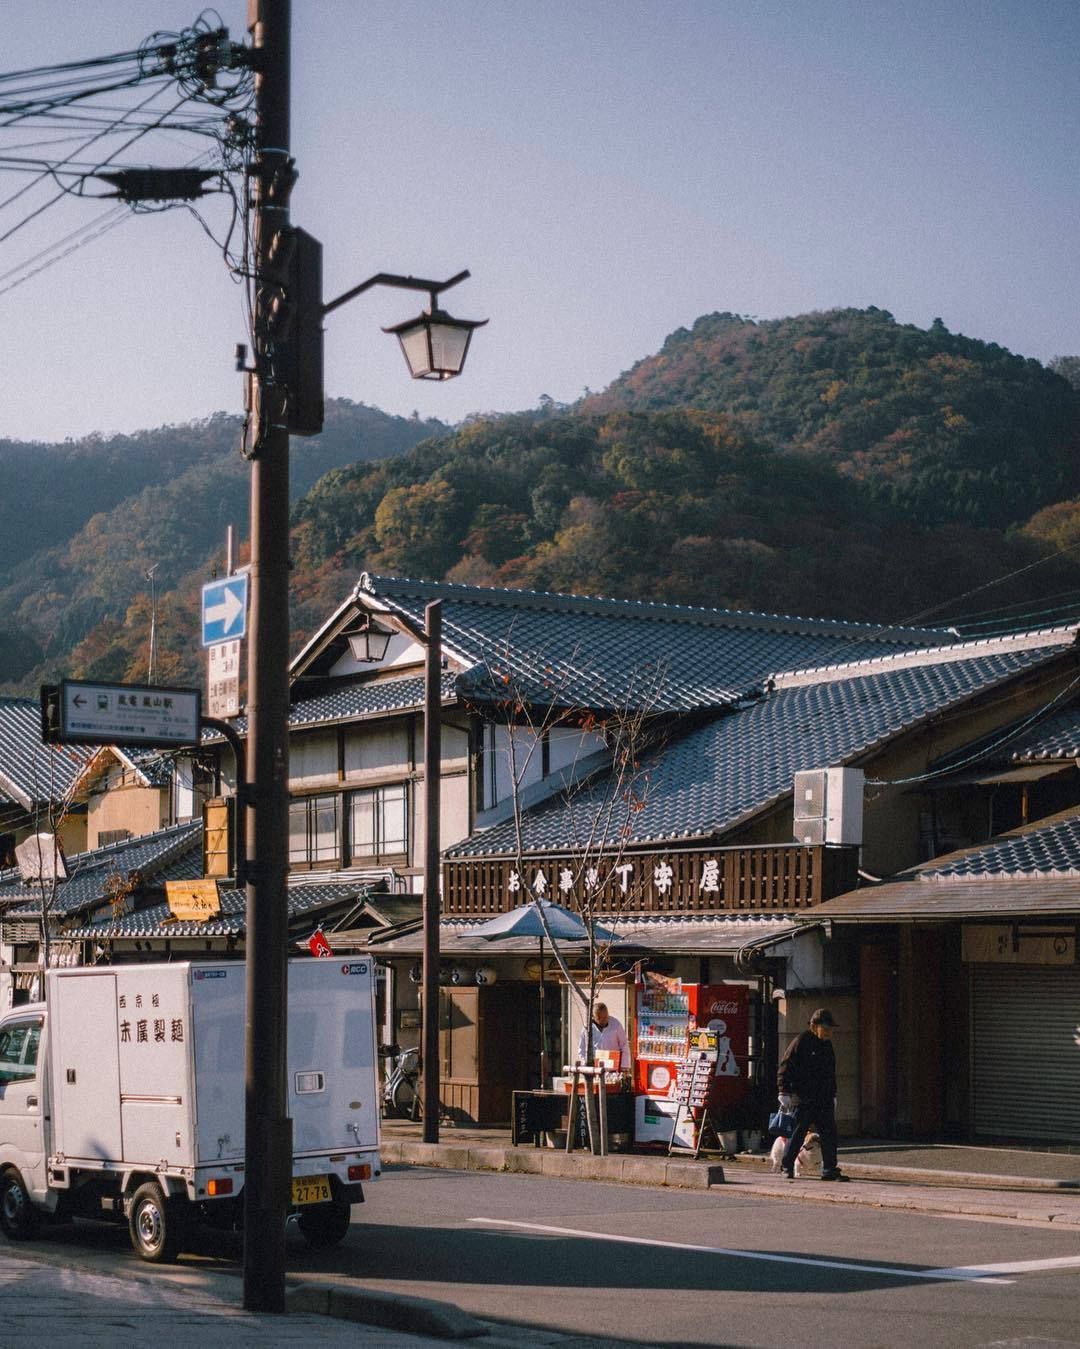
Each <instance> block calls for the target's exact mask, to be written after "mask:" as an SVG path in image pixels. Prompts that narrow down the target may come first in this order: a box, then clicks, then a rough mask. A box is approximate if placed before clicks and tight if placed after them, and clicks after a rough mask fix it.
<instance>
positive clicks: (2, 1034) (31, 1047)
mask: <svg viewBox="0 0 1080 1349" xmlns="http://www.w3.org/2000/svg"><path fill="white" fill-rule="evenodd" d="M40 1040H41V1022H40V1021H19V1022H16V1024H15V1025H13V1026H5V1027H4V1028H3V1030H0V1083H3V1082H24V1081H26V1080H28V1079H29V1078H32V1077H33V1076H34V1075H35V1073H36V1072H37V1058H38V1044H39V1043H40Z"/></svg>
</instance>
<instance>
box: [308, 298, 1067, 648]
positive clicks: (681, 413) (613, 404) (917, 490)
mask: <svg viewBox="0 0 1080 1349" xmlns="http://www.w3.org/2000/svg"><path fill="white" fill-rule="evenodd" d="M1078 449H1080V394H1078V393H1077V390H1076V389H1075V388H1074V387H1073V386H1072V385H1071V384H1070V382H1069V381H1068V380H1067V379H1065V378H1062V376H1061V375H1059V374H1057V373H1055V372H1054V371H1051V370H1048V369H1046V368H1045V367H1044V366H1042V365H1041V364H1040V363H1039V362H1037V361H1033V360H1027V359H1025V358H1023V357H1019V356H1014V355H1012V354H1011V353H1009V352H1007V351H1005V350H1004V349H1003V348H1001V347H999V346H996V345H994V344H992V343H985V342H980V341H978V340H975V339H972V338H966V337H962V336H960V335H958V334H953V333H949V332H948V331H947V330H946V329H945V327H944V325H943V324H941V323H940V321H935V323H934V324H933V325H932V326H931V327H930V328H929V329H926V330H923V329H919V328H915V327H912V326H911V325H901V324H898V323H897V322H896V321H895V320H894V319H893V317H892V316H891V315H890V314H888V313H886V312H885V311H883V310H880V309H868V310H837V311H833V312H831V313H820V314H807V315H802V316H800V317H798V318H791V319H782V320H777V321H774V322H769V323H758V322H755V321H753V320H749V319H743V318H740V317H738V316H737V315H731V314H714V315H710V316H707V317H705V318H702V319H699V320H698V322H697V323H695V325H694V327H693V329H691V330H689V331H687V330H685V329H683V330H680V331H679V332H677V333H674V334H673V335H672V336H671V337H670V338H669V339H668V340H667V341H666V342H665V344H664V346H663V348H662V350H661V351H660V352H659V353H658V354H657V355H656V356H653V357H650V358H649V359H647V360H645V361H642V362H641V363H640V364H638V365H637V366H635V367H634V369H633V370H631V371H629V372H628V373H627V374H625V375H623V376H622V377H620V378H619V379H618V380H616V381H615V382H614V383H613V384H612V385H611V386H610V388H608V389H607V390H606V391H605V392H604V393H602V394H597V395H592V396H590V397H588V398H586V399H584V400H583V401H582V402H580V403H579V404H577V405H576V406H574V407H572V408H560V407H557V406H556V405H555V404H553V403H551V402H550V400H549V401H547V402H546V403H545V405H543V406H541V408H539V409H537V410H536V411H535V412H532V413H525V414H518V415H516V416H510V417H501V418H492V419H487V420H480V421H475V422H472V423H470V424H468V425H467V426H465V427H462V428H460V429H459V430H458V431H457V432H456V433H455V434H454V435H453V436H451V437H450V438H449V439H447V440H446V441H444V442H441V443H440V444H438V445H431V444H427V443H425V444H421V445H418V446H417V447H416V448H415V449H413V450H412V451H410V452H409V453H408V454H406V455H403V456H401V457H400V458H398V459H395V460H392V461H386V462H383V463H380V464H376V465H370V466H357V467H355V468H351V469H342V470H338V471H336V472H335V473H334V474H332V475H330V476H329V477H328V478H327V479H326V480H324V481H323V482H321V483H319V484H318V485H317V486H316V487H315V488H314V489H313V490H312V492H310V493H309V494H308V495H307V496H306V497H305V498H304V499H303V500H302V501H301V502H299V503H298V505H297V506H296V508H295V511H294V520H295V523H296V526H297V531H296V532H297V537H296V540H295V543H294V552H295V555H296V556H297V558H298V559H300V560H301V563H302V570H303V571H304V574H305V576H306V577H307V578H308V584H309V586H311V587H312V588H313V590H314V592H315V593H316V594H317V596H318V599H319V601H320V602H321V603H325V601H326V598H327V586H326V584H325V583H323V582H322V581H320V580H319V578H320V577H324V578H325V577H328V576H330V575H332V574H333V572H334V570H335V568H342V569H344V571H345V572H346V573H347V575H348V576H350V577H351V576H355V574H356V573H357V572H358V571H359V570H360V569H362V568H364V567H368V568H370V569H372V570H379V571H391V572H393V571H397V572H403V573H407V574H410V575H424V576H432V577H445V578H449V579H451V580H455V579H456V580H461V581H470V582H477V583H481V584H493V585H524V586H531V587H538V588H552V589H573V590H579V591H585V592H592V593H601V594H608V595H615V596H623V597H633V596H637V597H640V598H643V599H658V600H671V601H676V602H680V603H688V604H706V605H729V606H736V607H741V608H757V609H768V610H779V611H784V612H792V611H794V612H798V613H801V614H807V615H815V614H823V615H835V616H837V617H848V618H857V619H866V620H870V621H883V622H900V621H904V620H907V619H914V618H915V617H917V616H919V615H922V614H923V613H924V612H926V611H929V615H930V616H935V617H938V618H940V619H941V620H942V621H944V620H945V619H948V621H950V622H952V621H955V620H956V619H957V618H959V617H960V616H961V615H964V616H966V621H968V623H969V624H970V630H971V631H973V632H975V633H978V632H980V631H983V630H984V628H983V627H982V626H980V625H983V624H985V626H986V627H987V628H990V627H1003V626H1009V625H1010V624H1011V623H1015V624H1019V623H1022V622H1025V621H1027V620H1028V619H1029V618H1031V619H1041V618H1044V617H1046V616H1047V615H1048V614H1050V615H1051V616H1052V615H1053V613H1055V612H1057V610H1048V609H1047V606H1046V604H1045V603H1044V601H1043V599H1042V597H1043V596H1045V595H1047V594H1050V593H1053V594H1054V597H1055V599H1056V600H1060V603H1059V606H1058V609H1059V610H1060V611H1061V612H1070V613H1071V612H1072V611H1073V609H1072V608H1071V607H1070V606H1073V607H1075V604H1076V595H1075V594H1071V593H1068V587H1070V586H1073V587H1075V586H1078V585H1080V574H1077V566H1076V563H1075V561H1074V560H1073V559H1074V558H1075V556H1076V553H1075V552H1070V553H1062V556H1060V557H1055V556H1054V555H1055V554H1056V553H1057V552H1058V551H1059V550H1061V549H1062V548H1064V547H1074V546H1075V545H1077V543H1078V542H1080V507H1077V505H1076V504H1075V503H1071V500H1070V499H1071V498H1073V497H1076V496H1077V495H1078V494H1080V454H1078V453H1077V451H1078ZM1028 568H1030V571H1029V570H1023V571H1022V572H1021V575H1019V576H1017V577H1015V578H1014V579H1012V580H1011V581H1009V583H1008V584H1004V585H995V586H994V587H993V589H992V590H990V591H989V592H988V593H987V598H986V600H985V601H978V602H974V603H973V602H972V601H971V600H965V601H958V602H957V603H954V604H952V606H951V607H944V606H942V601H946V600H950V599H952V598H953V597H960V596H964V595H965V594H966V593H967V592H972V593H973V594H974V593H982V592H983V591H984V588H985V587H987V586H988V584H989V583H991V582H996V581H999V580H1000V579H1001V578H1003V577H1006V576H1008V575H1009V574H1010V573H1013V572H1017V571H1021V569H1028ZM1059 591H1063V592H1065V593H1064V594H1063V595H1061V596H1059V595H1058V594H1057V592H1059ZM990 609H994V610H998V609H1000V610H1001V612H1000V613H989V612H986V613H983V612H982V611H983V610H987V611H989V610H990ZM973 611H975V612H973ZM298 618H299V619H300V621H301V625H304V624H306V623H310V622H313V621H314V619H315V615H314V612H313V611H311V610H307V609H305V608H304V606H303V605H301V606H300V608H299V609H298Z"/></svg>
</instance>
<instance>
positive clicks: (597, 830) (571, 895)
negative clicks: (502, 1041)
mask: <svg viewBox="0 0 1080 1349" xmlns="http://www.w3.org/2000/svg"><path fill="white" fill-rule="evenodd" d="M521 654H522V653H520V652H517V651H515V649H514V647H513V645H512V641H511V639H510V638H508V639H507V642H506V645H505V647H504V650H503V652H502V653H501V658H500V659H496V660H492V661H489V662H488V668H487V673H488V678H489V680H490V684H491V687H492V688H494V689H495V690H497V691H498V693H499V695H500V696H498V697H497V698H496V699H495V702H494V707H495V710H496V712H497V720H496V721H495V724H496V725H502V726H503V727H504V728H505V731H506V741H507V745H506V757H507V765H508V777H509V788H510V807H511V812H512V821H513V831H514V856H515V869H514V870H513V871H512V873H511V886H512V887H514V886H516V893H517V894H519V895H520V896H521V900H522V902H528V901H530V900H552V899H554V900H557V901H558V902H559V903H561V904H562V905H563V906H564V907H566V908H569V909H571V910H573V911H575V912H576V913H578V914H580V916H581V919H582V922H583V924H584V929H585V941H586V945H587V955H588V971H587V980H586V983H585V987H584V988H582V987H581V984H580V981H579V980H577V979H575V978H574V976H573V975H572V974H571V971H570V968H569V966H568V964H567V960H566V955H565V952H564V951H563V949H562V947H561V945H560V943H559V941H558V940H557V939H556V937H555V934H554V933H553V932H552V931H551V929H550V925H549V923H548V920H547V916H546V915H545V913H544V909H543V905H537V909H538V912H539V915H540V921H541V924H542V926H543V928H544V931H545V939H546V940H547V942H548V943H549V945H550V947H551V951H552V954H553V955H554V958H555V961H556V963H557V964H558V967H559V970H560V971H561V973H562V975H563V978H564V979H565V980H566V984H567V987H568V988H569V989H570V990H571V994H572V996H575V997H577V999H578V1000H579V1002H580V1005H581V1007H582V1010H583V1012H584V1015H585V1024H586V1026H587V1028H588V1033H587V1052H586V1060H587V1061H588V1062H590V1063H591V1062H592V1061H593V1053H594V1051H593V1012H594V1009H595V1007H596V1002H597V990H598V988H599V986H600V984H601V982H602V980H603V976H604V974H605V973H606V972H607V971H608V970H610V968H611V963H612V962H611V957H612V951H613V948H614V947H615V945H616V943H617V941H618V936H619V934H618V927H619V924H620V922H621V921H622V920H623V918H624V917H625V916H626V915H627V914H628V913H630V912H632V911H633V910H634V909H635V907H640V906H641V902H642V893H643V885H642V878H640V877H637V878H635V877H633V876H632V872H633V864H632V863H629V862H628V861H627V852H628V847H629V844H630V841H631V839H632V838H633V833H634V827H633V826H634V820H635V817H636V816H637V815H638V814H639V813H640V812H641V811H642V810H643V809H644V808H645V804H646V801H647V798H648V793H649V770H648V767H647V764H646V755H647V753H648V751H649V750H650V749H651V748H654V747H655V746H656V745H657V744H658V743H659V742H660V740H661V739H662V736H663V730H664V724H665V723H664V721H663V719H662V718H661V716H660V715H659V713H658V712H657V704H658V701H659V694H660V690H661V688H662V687H663V683H664V680H665V674H666V666H665V665H664V664H662V663H656V664H651V665H644V666H642V667H640V668H639V669H638V670H636V671H635V672H634V676H633V678H632V680H631V681H630V684H629V686H628V687H627V688H626V689H625V690H624V691H623V692H622V693H621V694H620V697H619V705H618V706H617V707H614V708H609V709H607V710H604V711H597V710H595V709H593V708H589V707H585V706H583V705H581V701H580V697H578V698H574V697H572V696H571V694H572V691H573V686H574V685H575V684H576V683H577V682H578V676H579V670H578V666H577V662H576V656H577V652H576V651H575V652H574V653H572V654H571V656H570V658H569V659H565V660H562V661H560V662H558V663H556V662H554V661H546V660H544V659H543V657H537V656H536V655H535V654H532V653H530V657H529V659H528V661H527V662H525V664H526V665H527V666H528V667H531V669H532V670H533V671H534V673H533V674H532V675H529V674H523V673H522V672H521V669H522V664H523V662H522V661H521ZM557 731H565V732H568V733H569V734H571V735H573V734H576V735H577V736H578V742H577V745H576V747H575V750H574V753H573V755H572V757H571V760H570V761H569V763H568V764H567V765H566V766H565V767H564V769H563V770H562V774H561V776H562V781H561V785H560V786H559V787H558V788H557V790H556V791H555V792H554V793H553V795H554V796H555V797H557V798H558V799H559V800H560V801H561V803H562V807H563V810H562V819H563V821H564V822H565V825H566V831H567V836H566V839H565V841H564V842H563V843H562V844H560V846H559V848H558V849H557V855H558V864H557V868H556V872H555V874H554V875H552V874H551V872H550V870H545V869H544V868H543V867H542V866H541V865H540V864H539V861H538V860H537V859H536V858H535V857H530V854H529V849H528V844H527V814H528V803H527V802H526V801H525V799H524V797H525V794H526V785H527V783H528V780H529V779H530V777H531V776H533V772H534V765H535V756H536V755H537V754H542V753H543V745H544V741H545V740H550V738H551V737H552V735H553V733H555V732H557ZM601 747H602V752H601ZM590 750H592V751H593V752H589V751H590ZM542 977H543V971H541V978H542Z"/></svg>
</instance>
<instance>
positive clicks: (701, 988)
mask: <svg viewBox="0 0 1080 1349" xmlns="http://www.w3.org/2000/svg"><path fill="white" fill-rule="evenodd" d="M636 1026H637V1037H636V1042H635V1046H634V1048H635V1054H634V1091H635V1093H636V1096H637V1100H636V1102H635V1127H634V1137H635V1140H636V1141H637V1142H638V1143H665V1144H667V1143H668V1142H669V1141H670V1140H671V1137H672V1129H673V1127H674V1126H675V1123H676V1116H677V1113H678V1110H679V1073H680V1069H682V1068H683V1067H684V1065H685V1063H686V1055H687V1047H688V1044H689V1039H690V1035H691V1033H692V1032H693V1031H694V1030H696V1029H699V1028H700V1029H702V1030H708V1031H711V1032H712V1033H713V1034H712V1036H710V1044H712V1043H715V1047H716V1059H715V1064H714V1066H713V1072H712V1075H711V1077H710V1079H709V1083H708V1088H707V1091H706V1092H705V1094H704V1098H703V1100H702V1101H701V1102H697V1103H696V1104H698V1105H700V1107H701V1108H702V1109H708V1110H710V1111H712V1112H714V1113H715V1114H716V1115H717V1117H718V1118H719V1117H720V1116H722V1115H723V1111H724V1108H725V1107H730V1106H733V1105H735V1104H737V1103H738V1102H739V1101H741V1100H743V1098H744V1097H745V1096H746V1094H747V1092H748V1091H749V1089H750V1077H749V1070H748V1061H749V1032H750V991H749V989H748V988H747V987H746V986H745V985H742V984H686V983H683V982H682V980H680V979H675V978H672V977H670V976H666V975H660V974H655V973H653V972H652V971H645V974H644V978H643V981H642V982H641V983H640V984H639V985H638V987H637V1018H636ZM680 1130H681V1131H682V1132H685V1134H686V1138H685V1139H682V1138H680V1139H679V1141H680V1142H682V1143H683V1145H684V1146H690V1147H693V1146H694V1137H695V1134H694V1126H693V1122H692V1120H691V1119H689V1118H688V1119H687V1120H685V1121H681V1122H680Z"/></svg>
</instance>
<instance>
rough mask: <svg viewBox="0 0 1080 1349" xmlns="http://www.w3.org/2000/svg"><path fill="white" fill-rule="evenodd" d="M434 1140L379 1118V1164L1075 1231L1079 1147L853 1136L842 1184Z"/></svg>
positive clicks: (757, 1166)
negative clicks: (722, 1192)
mask: <svg viewBox="0 0 1080 1349" xmlns="http://www.w3.org/2000/svg"><path fill="white" fill-rule="evenodd" d="M439 1140H440V1141H439V1142H438V1143H435V1144H427V1143H424V1142H423V1141H422V1126H421V1125H419V1124H413V1123H411V1122H409V1121H401V1120H386V1121H384V1124H383V1142H382V1157H383V1161H384V1163H386V1164H387V1165H393V1164H401V1165H408V1166H434V1167H447V1168H452V1169H455V1170H468V1171H506V1172H514V1173H517V1174H529V1175H543V1176H552V1177H559V1178H562V1179H579V1180H601V1181H609V1182H615V1183H623V1184H636V1185H653V1186H671V1187H674V1188H679V1189H694V1190H708V1189H714V1188H716V1189H718V1188H719V1187H721V1186H722V1187H725V1188H728V1187H738V1190H739V1192H740V1193H742V1194H755V1193H757V1194H762V1195H768V1196H769V1197H770V1198H781V1199H785V1200H787V1199H791V1200H803V1201H814V1202H820V1203H847V1204H864V1205H868V1206H871V1207H877V1208H899V1209H908V1210H911V1211H917V1212H922V1213H948V1214H966V1215H969V1216H971V1217H991V1218H997V1219H1000V1218H1006V1219H1011V1220H1013V1221H1023V1222H1035V1223H1054V1224H1055V1225H1060V1226H1063V1227H1064V1226H1070V1227H1071V1226H1076V1227H1078V1228H1080V1154H1076V1153H1059V1152H1041V1151H1033V1150H1032V1151H1029V1150H1027V1149H1020V1148H983V1147H975V1146H952V1145H945V1144H925V1145H919V1144H891V1143H882V1142H877V1141H867V1140H855V1141H852V1142H850V1143H847V1144H845V1145H844V1146H843V1147H841V1149H840V1164H841V1166H842V1168H843V1170H844V1172H845V1173H846V1174H847V1175H848V1176H849V1177H850V1181H849V1183H848V1184H846V1185H833V1184H826V1183H822V1182H821V1181H820V1180H818V1179H816V1178H815V1177H813V1176H812V1175H808V1176H807V1177H806V1178H804V1179H800V1180H797V1181H794V1182H791V1181H787V1180H786V1179H785V1178H784V1177H782V1176H779V1175H774V1174H773V1173H772V1172H771V1170H770V1165H769V1159H768V1157H767V1156H765V1155H752V1154H749V1153H741V1154H739V1155H738V1156H735V1157H727V1156H725V1157H724V1158H723V1159H718V1158H716V1157H707V1158H706V1157H704V1156H703V1157H702V1158H701V1159H697V1160H695V1159H693V1158H690V1157H686V1156H682V1157H680V1156H679V1155H678V1154H676V1156H675V1157H670V1158H669V1157H668V1156H666V1155H665V1154H663V1153H661V1154H659V1155H658V1154H655V1153H654V1154H652V1155H645V1154H641V1153H615V1154H612V1155H610V1156H607V1157H594V1156H592V1155H591V1154H589V1153H586V1152H580V1151H575V1152H573V1153H570V1154H567V1153H565V1152H564V1151H562V1150H561V1149H555V1148H535V1147H532V1146H521V1147H514V1146H512V1145H511V1144H510V1141H509V1131H508V1130H500V1129H471V1128H460V1127H453V1128H445V1127H443V1128H441V1129H440V1133H439Z"/></svg>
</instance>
